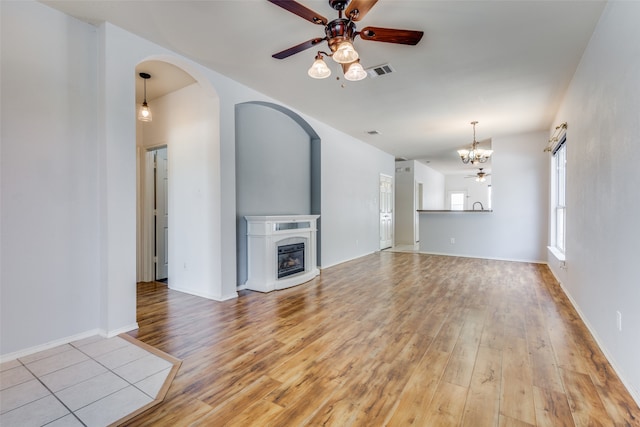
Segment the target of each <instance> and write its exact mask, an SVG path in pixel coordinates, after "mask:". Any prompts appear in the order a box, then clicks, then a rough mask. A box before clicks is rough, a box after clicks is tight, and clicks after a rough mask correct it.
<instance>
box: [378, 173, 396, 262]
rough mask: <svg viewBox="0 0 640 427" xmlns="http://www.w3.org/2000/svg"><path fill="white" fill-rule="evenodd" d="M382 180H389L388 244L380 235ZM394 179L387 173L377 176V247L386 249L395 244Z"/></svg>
mask: <svg viewBox="0 0 640 427" xmlns="http://www.w3.org/2000/svg"><path fill="white" fill-rule="evenodd" d="M383 180H385V181H387V180H388V181H389V182H390V184H391V195H390V205H391V206H390V216H391V224H390V225H389V227H390V230H391V231H390V232H391V239H390V241H391V243H390V244H389V245H386V244H383V242H386V240H384V241H383V240H382V239H383V237H384V236H383V235H382V226H381V224H382V203H383V200H382V190H381V189H382V182H383ZM394 184H395V181H394V177H393V176H391V175H387V174H384V173H381V174H380V177H379V178H378V199H379V200H378V243H379V244H378V246H379V249H380V250H382V249H387V248H390V247H393V246H394V244H395V185H394Z"/></svg>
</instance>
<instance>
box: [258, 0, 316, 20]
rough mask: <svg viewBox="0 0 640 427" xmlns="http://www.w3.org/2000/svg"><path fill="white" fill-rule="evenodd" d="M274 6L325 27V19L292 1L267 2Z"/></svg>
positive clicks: (276, 0)
mask: <svg viewBox="0 0 640 427" xmlns="http://www.w3.org/2000/svg"><path fill="white" fill-rule="evenodd" d="M267 1H269V2H271V3H273V4H275V5H276V6H280V7H281V8H283V9H285V10H288V11H289V12H291V13H295V14H296V15H298V16H299V17H301V18H304V19H306V20H307V21H311V22H313V23H314V24H318V25H327V22H328V21H327V18H325V17H324V16H322V15H320V14H318V13H316V12H314V11H313V10H311V9H309V8H307V7H305V6H303V5H301V4H300V3H298V2H296V1H293V0H267Z"/></svg>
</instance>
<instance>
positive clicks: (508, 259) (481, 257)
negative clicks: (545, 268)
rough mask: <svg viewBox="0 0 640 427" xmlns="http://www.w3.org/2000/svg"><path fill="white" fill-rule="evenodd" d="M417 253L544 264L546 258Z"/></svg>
mask: <svg viewBox="0 0 640 427" xmlns="http://www.w3.org/2000/svg"><path fill="white" fill-rule="evenodd" d="M416 253H418V254H425V255H442V256H453V257H458V258H476V259H491V260H494V261H509V262H526V263H529V264H546V263H547V261H546V260H532V259H518V258H498V257H488V256H478V255H465V254H448V253H444V252H423V251H418V252H416Z"/></svg>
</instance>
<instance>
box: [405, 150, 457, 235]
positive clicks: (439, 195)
mask: <svg viewBox="0 0 640 427" xmlns="http://www.w3.org/2000/svg"><path fill="white" fill-rule="evenodd" d="M395 169H396V174H395V176H396V183H395V206H396V210H395V213H396V215H395V244H396V245H413V244H414V243H415V236H416V233H415V227H416V225H417V224H416V215H417V213H416V210H417V209H418V206H417V201H416V200H415V198H416V185H417V184H418V183H422V184H423V186H422V197H423V199H422V201H423V206H422V208H423V209H443V206H444V197H445V192H444V188H445V177H444V175H443V174H441V173H440V172H438V171H436V170H434V169H432V168H430V167H429V166H427V165H425V164H424V163H421V162H418V161H416V160H405V161H399V162H396V163H395Z"/></svg>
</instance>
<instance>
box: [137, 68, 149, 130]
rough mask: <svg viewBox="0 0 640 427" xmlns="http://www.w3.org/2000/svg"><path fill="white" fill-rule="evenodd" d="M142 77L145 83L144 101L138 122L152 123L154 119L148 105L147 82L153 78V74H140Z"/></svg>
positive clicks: (139, 111)
mask: <svg viewBox="0 0 640 427" xmlns="http://www.w3.org/2000/svg"><path fill="white" fill-rule="evenodd" d="M140 77H142V79H143V81H144V101H142V105H141V106H140V109H139V110H138V120H140V121H141V122H150V121H151V120H152V117H151V110H150V109H149V105H147V80H148V79H150V78H151V74H148V73H140Z"/></svg>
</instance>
